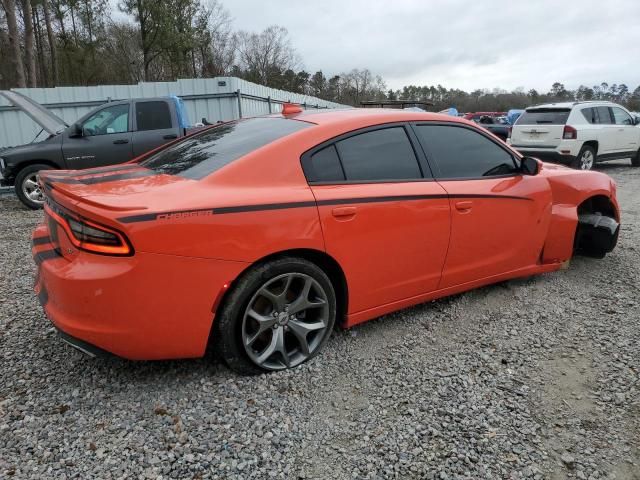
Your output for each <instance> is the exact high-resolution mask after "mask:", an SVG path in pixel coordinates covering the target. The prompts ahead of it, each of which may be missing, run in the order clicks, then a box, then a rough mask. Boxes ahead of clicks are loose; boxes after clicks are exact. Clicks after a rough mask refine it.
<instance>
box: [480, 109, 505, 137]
mask: <svg viewBox="0 0 640 480" xmlns="http://www.w3.org/2000/svg"><path fill="white" fill-rule="evenodd" d="M477 123H478V125H480V126H481V127H482V128H485V129H487V130H489V131H490V132H491V133H493V134H494V135H495V136H496V137H498V138H500V139H501V140H502V141H505V142H506V141H507V137H508V136H509V129H510V128H511V124H510V123H509V122H507V117H490V116H488V115H484V116H482V117H480V121H478V122H477Z"/></svg>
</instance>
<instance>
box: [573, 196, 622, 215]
mask: <svg viewBox="0 0 640 480" xmlns="http://www.w3.org/2000/svg"><path fill="white" fill-rule="evenodd" d="M585 213H601V214H602V215H606V216H608V217H611V218H615V219H616V220H620V215H619V213H618V211H617V209H616V207H615V205H614V204H613V202H612V201H611V199H610V198H609V197H607V196H606V195H594V196H592V197H589V198H587V199H586V200H584V201H583V202H582V203H581V204H580V205H578V215H581V214H585Z"/></svg>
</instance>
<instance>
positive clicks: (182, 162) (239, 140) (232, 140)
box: [140, 117, 312, 180]
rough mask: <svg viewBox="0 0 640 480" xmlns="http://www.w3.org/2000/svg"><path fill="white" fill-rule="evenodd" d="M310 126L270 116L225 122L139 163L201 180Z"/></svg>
mask: <svg viewBox="0 0 640 480" xmlns="http://www.w3.org/2000/svg"><path fill="white" fill-rule="evenodd" d="M311 125H312V124H311V123H308V122H302V121H299V120H290V119H284V118H270V117H266V118H265V117H262V118H260V117H258V118H249V119H246V120H238V121H236V122H230V123H225V124H222V125H219V126H217V127H214V128H210V129H207V130H204V131H203V132H200V133H197V134H195V135H193V136H192V137H189V138H187V139H185V140H184V141H181V142H178V143H176V144H175V145H172V146H170V147H168V148H166V149H164V150H161V151H160V152H158V153H156V154H155V155H151V156H150V157H148V158H146V159H143V160H142V161H141V162H140V165H142V166H143V167H146V168H149V169H152V170H155V171H156V172H158V173H165V174H169V175H180V176H182V177H186V178H191V179H195V180H198V179H201V178H204V177H206V176H207V175H209V174H211V173H213V172H215V171H216V170H219V169H220V168H222V167H224V166H225V165H228V164H229V163H231V162H233V161H234V160H236V159H238V158H240V157H242V156H244V155H246V154H248V153H250V152H252V151H253V150H257V149H258V148H260V147H263V146H265V145H267V144H269V143H271V142H274V141H275V140H278V139H279V138H282V137H285V136H287V135H290V134H292V133H295V132H298V131H300V130H303V129H305V128H309V127H310V126H311Z"/></svg>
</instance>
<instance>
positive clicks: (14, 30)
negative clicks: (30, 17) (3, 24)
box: [1, 0, 27, 88]
mask: <svg viewBox="0 0 640 480" xmlns="http://www.w3.org/2000/svg"><path fill="white" fill-rule="evenodd" d="M1 1H2V8H4V12H5V15H6V17H7V30H8V31H9V46H10V52H9V55H10V57H11V63H12V64H13V70H14V75H15V78H16V85H17V86H18V87H22V88H24V87H26V86H27V80H26V78H25V76H24V64H23V63H22V52H21V50H20V34H19V32H18V21H17V18H16V2H15V0H1Z"/></svg>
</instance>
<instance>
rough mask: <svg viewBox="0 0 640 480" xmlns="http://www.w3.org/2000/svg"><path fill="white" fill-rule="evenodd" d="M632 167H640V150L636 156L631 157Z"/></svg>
mask: <svg viewBox="0 0 640 480" xmlns="http://www.w3.org/2000/svg"><path fill="white" fill-rule="evenodd" d="M631 166H632V167H640V150H638V151H637V152H636V154H635V156H633V157H631Z"/></svg>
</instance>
